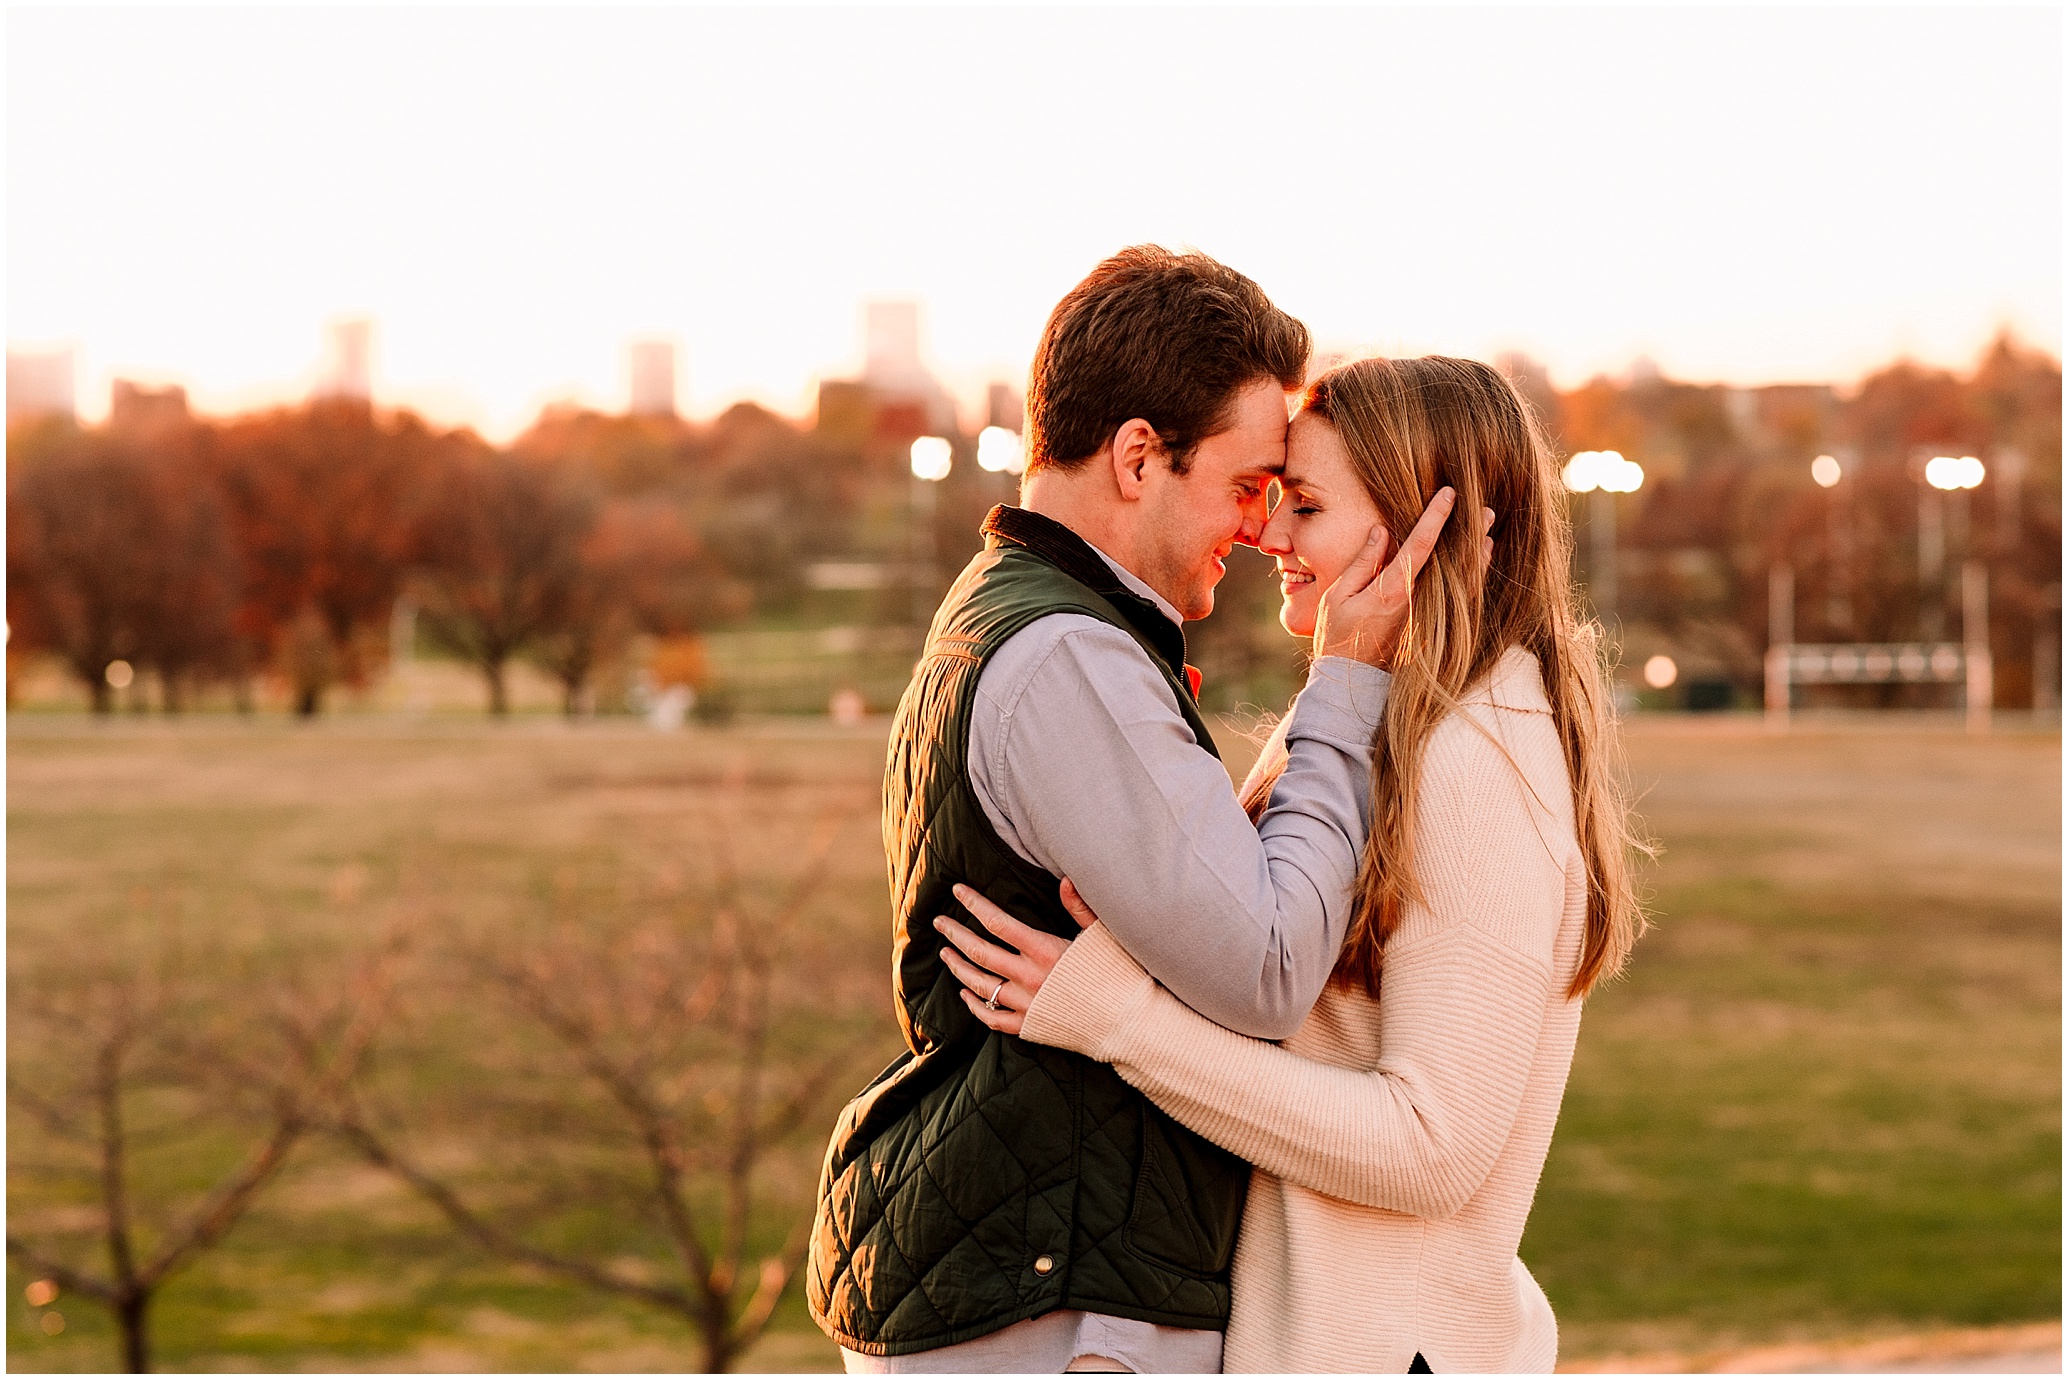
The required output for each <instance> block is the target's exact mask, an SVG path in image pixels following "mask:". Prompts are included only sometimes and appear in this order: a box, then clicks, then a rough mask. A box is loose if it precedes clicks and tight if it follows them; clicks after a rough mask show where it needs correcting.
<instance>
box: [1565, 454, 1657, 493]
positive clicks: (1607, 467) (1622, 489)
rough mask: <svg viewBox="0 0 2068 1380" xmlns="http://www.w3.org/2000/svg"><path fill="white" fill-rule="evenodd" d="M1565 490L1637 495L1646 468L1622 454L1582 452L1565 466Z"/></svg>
mask: <svg viewBox="0 0 2068 1380" xmlns="http://www.w3.org/2000/svg"><path fill="white" fill-rule="evenodd" d="M1563 478H1564V480H1565V487H1566V488H1568V489H1570V490H1572V491H1573V492H1574V493H1576V494H1591V493H1593V492H1594V491H1595V490H1596V489H1604V490H1606V491H1608V492H1609V493H1612V494H1628V493H1635V492H1636V491H1637V490H1638V488H1639V487H1640V486H1642V485H1643V483H1644V467H1643V466H1642V465H1639V464H1638V463H1637V462H1636V461H1634V460H1625V459H1624V458H1623V456H1622V453H1621V452H1620V451H1613V450H1583V451H1580V452H1579V453H1578V454H1576V455H1574V456H1573V458H1572V459H1570V460H1568V461H1566V462H1565V470H1564V473H1563Z"/></svg>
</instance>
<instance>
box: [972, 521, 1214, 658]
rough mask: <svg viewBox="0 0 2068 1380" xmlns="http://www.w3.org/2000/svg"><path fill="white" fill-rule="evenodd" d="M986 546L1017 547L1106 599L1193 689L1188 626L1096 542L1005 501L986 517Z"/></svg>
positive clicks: (1060, 524)
mask: <svg viewBox="0 0 2068 1380" xmlns="http://www.w3.org/2000/svg"><path fill="white" fill-rule="evenodd" d="M984 540H985V544H986V545H987V546H993V547H996V546H1017V547H1019V548H1021V549H1022V550H1024V551H1026V552H1027V553H1028V554H1029V555H1032V556H1036V557H1038V558H1040V559H1041V560H1043V561H1046V562H1047V563H1048V564H1050V565H1052V566H1054V567H1055V568H1056V569H1058V570H1060V571H1062V572H1063V573H1064V574H1065V575H1068V576H1069V577H1070V578H1071V579H1073V580H1075V581H1077V583H1078V584H1080V585H1083V586H1084V587H1085V588H1086V589H1089V590H1091V591H1092V592H1093V593H1094V594H1097V595H1099V596H1100V597H1102V598H1104V599H1105V600H1106V602H1107V603H1109V604H1111V605H1112V606H1113V607H1114V609H1115V610H1116V611H1117V612H1118V613H1119V614H1120V616H1121V617H1122V618H1125V619H1126V620H1127V622H1128V626H1129V627H1131V628H1133V629H1134V630H1135V631H1136V632H1138V633H1140V634H1141V635H1142V636H1143V637H1144V638H1146V639H1147V640H1148V642H1149V645H1150V646H1152V647H1154V648H1155V649H1156V653H1157V655H1158V656H1160V657H1162V658H1163V660H1164V663H1165V664H1166V665H1167V666H1169V668H1170V673H1171V674H1172V675H1173V676H1175V677H1177V679H1178V680H1179V681H1180V682H1181V683H1185V684H1186V685H1187V688H1189V685H1190V683H1189V680H1188V678H1187V676H1186V674H1185V630H1184V629H1183V628H1182V627H1180V626H1178V625H1177V624H1176V623H1173V622H1171V621H1170V616H1169V615H1168V614H1166V613H1165V612H1164V611H1163V610H1162V609H1160V608H1158V607H1156V605H1155V604H1153V603H1151V602H1150V601H1149V600H1147V599H1144V598H1143V597H1142V596H1141V595H1139V594H1137V593H1135V592H1134V591H1133V590H1131V589H1129V588H1128V587H1127V586H1126V585H1124V584H1122V583H1121V582H1120V577H1119V576H1118V575H1115V574H1114V573H1113V567H1111V566H1110V565H1107V564H1106V560H1105V557H1103V556H1101V555H1100V554H1099V553H1098V551H1097V550H1096V549H1095V548H1094V547H1093V546H1092V544H1091V543H1090V542H1088V541H1086V540H1085V539H1084V538H1083V537H1080V536H1078V535H1077V534H1076V533H1075V532H1073V531H1071V530H1070V529H1069V528H1067V527H1065V526H1063V524H1062V523H1060V522H1057V521H1056V520H1055V519H1054V518H1051V517H1043V516H1042V515H1041V514H1040V513H1030V512H1028V511H1027V510H1026V509H1025V508H1015V507H1012V506H1011V505H1010V504H1005V503H1001V504H999V505H998V506H997V507H995V508H993V509H992V510H991V515H990V516H989V517H987V518H985V519H984Z"/></svg>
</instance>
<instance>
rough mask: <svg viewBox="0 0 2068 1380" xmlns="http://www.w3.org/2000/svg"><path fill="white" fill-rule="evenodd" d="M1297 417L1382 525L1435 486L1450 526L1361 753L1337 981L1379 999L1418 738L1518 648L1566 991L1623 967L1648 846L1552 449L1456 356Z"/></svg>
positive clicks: (1640, 927)
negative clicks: (1567, 926)
mask: <svg viewBox="0 0 2068 1380" xmlns="http://www.w3.org/2000/svg"><path fill="white" fill-rule="evenodd" d="M1301 410H1302V411H1303V412H1306V413H1308V414H1311V415H1313V416H1315V417H1318V418H1321V419H1322V420H1324V421H1326V422H1328V423H1329V424H1331V425H1332V426H1333V427H1334V428H1335V430H1336V434H1337V435H1338V436H1340V437H1341V438H1342V441H1343V445H1344V448H1345V449H1346V450H1348V451H1349V453H1350V459H1351V463H1352V464H1353V465H1354V466H1355V468H1356V470H1357V476H1358V478H1359V479H1360V480H1361V481H1362V482H1363V484H1364V488H1365V491H1366V492H1367V493H1368V494H1370V495H1371V499H1372V501H1373V502H1374V503H1375V504H1377V505H1378V509H1379V517H1380V520H1381V521H1383V522H1384V523H1385V524H1386V528H1387V530H1388V531H1390V532H1393V533H1396V534H1399V533H1404V532H1406V531H1408V530H1409V529H1410V528H1412V527H1413V526H1414V524H1415V521H1416V519H1418V518H1419V517H1420V516H1421V513H1422V509H1423V508H1424V507H1426V506H1427V505H1428V502H1429V499H1430V498H1431V497H1432V496H1433V495H1434V494H1435V493H1436V491H1437V490H1438V489H1440V488H1442V487H1443V486H1444V485H1446V484H1448V485H1450V486H1452V487H1453V488H1455V489H1456V490H1457V505H1456V507H1455V509H1454V510H1453V511H1454V514H1455V515H1454V516H1453V517H1452V518H1451V520H1450V522H1449V523H1448V524H1447V525H1446V526H1445V528H1444V530H1443V534H1442V536H1441V538H1440V539H1439V540H1438V541H1437V543H1436V549H1435V551H1434V553H1433V554H1432V555H1431V557H1430V559H1429V563H1428V566H1427V567H1426V568H1425V569H1423V570H1418V571H1416V572H1415V575H1414V594H1413V598H1412V600H1411V607H1410V623H1409V631H1408V633H1407V635H1406V637H1404V639H1403V643H1402V646H1401V648H1400V651H1399V653H1398V655H1397V656H1396V658H1395V660H1394V665H1393V688H1392V693H1391V695H1390V697H1389V698H1388V700H1387V702H1386V708H1385V712H1384V714H1383V715H1382V717H1381V720H1380V725H1379V733H1378V739H1377V742H1376V744H1375V745H1374V746H1375V749H1376V750H1375V751H1374V753H1373V755H1372V786H1371V789H1372V833H1371V839H1370V840H1369V842H1367V843H1366V845H1365V849H1364V857H1363V860H1362V861H1361V862H1360V863H1359V865H1358V873H1357V883H1356V891H1355V896H1354V898H1353V903H1352V908H1351V916H1350V929H1349V933H1348V935H1347V936H1346V937H1345V939H1344V941H1343V950H1342V953H1341V955H1340V956H1339V957H1338V959H1337V961H1336V971H1335V979H1336V980H1337V981H1339V982H1342V983H1344V984H1346V985H1349V986H1361V987H1362V988H1363V989H1364V990H1365V991H1366V992H1368V993H1370V994H1371V995H1372V996H1374V997H1376V996H1377V995H1378V993H1379V977H1380V969H1381V967H1382V966H1383V964H1384V959H1385V947H1386V940H1387V938H1388V936H1390V935H1391V934H1392V933H1393V931H1394V930H1395V928H1397V927H1398V926H1399V924H1400V917H1401V912H1402V909H1403V908H1404V907H1405V906H1406V904H1407V903H1408V902H1409V901H1410V900H1416V899H1419V890H1418V888H1417V887H1416V885H1415V879H1414V857H1415V846H1416V844H1415V828H1414V826H1415V806H1416V800H1417V796H1418V794H1419V790H1420V781H1419V778H1420V774H1421V773H1420V768H1421V762H1422V755H1423V753H1424V751H1425V750H1426V749H1427V747H1428V744H1429V738H1430V735H1432V734H1433V733H1434V732H1435V731H1436V726H1437V725H1438V724H1439V723H1441V722H1442V721H1443V719H1444V718H1445V717H1446V716H1447V715H1449V714H1450V713H1452V712H1453V711H1454V710H1455V709H1456V708H1457V706H1458V704H1459V702H1460V700H1461V699H1462V698H1463V696H1464V694H1465V692H1466V691H1467V690H1469V689H1470V688H1472V687H1473V686H1475V685H1478V684H1479V683H1480V682H1482V681H1484V680H1485V679H1486V678H1487V677H1488V676H1489V675H1491V674H1492V672H1493V669H1494V664H1495V663H1496V662H1498V661H1499V660H1500V659H1501V656H1502V654H1503V653H1504V652H1506V651H1507V650H1508V649H1509V648H1510V647H1520V648H1522V649H1523V650H1525V651H1527V652H1529V653H1530V654H1532V655H1533V656H1535V657H1536V659H1537V664H1538V666H1539V668H1541V670H1542V673H1543V678H1544V692H1545V694H1546V695H1547V696H1548V698H1549V699H1550V701H1551V715H1552V718H1553V720H1554V721H1555V723H1556V724H1557V727H1558V736H1559V738H1560V740H1561V741H1562V742H1563V744H1564V746H1565V762H1566V768H1567V771H1568V772H1569V773H1570V774H1571V777H1572V789H1573V826H1574V830H1575V832H1576V833H1577V834H1578V835H1579V841H1580V849H1581V851H1582V853H1583V854H1584V855H1585V857H1586V863H1587V931H1586V937H1585V941H1584V943H1583V945H1582V947H1581V951H1580V964H1579V969H1578V971H1577V972H1576V973H1575V974H1574V975H1573V980H1572V984H1571V986H1570V988H1569V989H1568V993H1567V994H1568V996H1571V997H1575V998H1577V997H1583V996H1585V995H1586V994H1587V993H1588V991H1590V990H1591V989H1592V988H1593V986H1594V984H1595V983H1597V982H1599V981H1600V980H1601V979H1602V978H1604V977H1612V976H1614V975H1615V974H1616V973H1618V972H1620V971H1621V970H1622V967H1623V964H1624V962H1625V960H1626V959H1627V958H1628V957H1629V954H1630V948H1631V946H1632V945H1633V944H1634V943H1636V941H1637V937H1638V935H1640V934H1642V933H1643V932H1644V929H1645V919H1644V913H1643V910H1642V908H1641V907H1640V905H1639V903H1638V900H1637V894H1636V887H1635V882H1634V879H1633V877H1632V875H1631V874H1632V865H1633V856H1632V855H1633V854H1644V855H1647V856H1649V855H1650V854H1651V853H1652V852H1653V850H1652V848H1651V847H1650V845H1649V844H1647V843H1646V842H1644V841H1643V840H1642V839H1641V838H1639V836H1638V835H1637V834H1636V832H1635V831H1634V829H1633V827H1632V824H1631V819H1630V808H1629V801H1628V798H1627V796H1626V795H1625V788H1624V782H1623V773H1622V769H1621V768H1622V763H1621V760H1620V753H1619V751H1618V745H1617V739H1616V734H1615V732H1614V727H1613V717H1614V715H1613V706H1612V702H1611V700H1610V694H1609V683H1608V673H1607V669H1606V667H1605V665H1604V663H1603V648H1602V638H1601V630H1600V627H1599V625H1597V624H1595V623H1594V622H1592V621H1591V620H1589V619H1587V618H1585V617H1583V616H1582V614H1581V613H1580V612H1579V610H1578V608H1577V607H1576V605H1575V603H1574V600H1573V592H1572V581H1571V575H1570V565H1571V553H1572V530H1571V524H1570V523H1569V522H1568V520H1567V517H1566V506H1565V500H1564V495H1563V490H1562V489H1561V487H1560V483H1559V478H1558V470H1557V467H1556V465H1555V463H1554V462H1553V460H1552V456H1551V450H1550V447H1549V446H1548V445H1546V444H1545V441H1544V438H1543V433H1542V432H1541V431H1540V430H1539V429H1538V427H1537V425H1536V422H1535V420H1534V418H1533V417H1532V416H1531V414H1530V410H1529V408H1528V406H1527V404H1525V403H1524V402H1523V401H1522V399H1521V398H1520V397H1519V396H1517V394H1516V392H1515V390H1514V388H1513V387H1511V386H1510V385H1509V383H1508V381H1507V380H1506V379H1504V378H1503V377H1502V376H1501V375H1500V374H1498V373H1496V372H1495V371H1494V370H1492V369H1489V368H1488V367H1487V366H1486V365H1484V364H1480V363H1477V362H1475V361H1473V360H1468V359H1445V358H1442V357H1438V356H1431V357H1429V358H1425V359H1367V360H1360V361H1358V362H1356V363H1354V364H1346V365H1343V366H1342V367H1341V368H1338V369H1335V370H1332V371H1331V372H1329V373H1327V374H1324V375H1323V376H1322V377H1321V378H1319V379H1317V380H1316V381H1315V382H1314V383H1313V384H1312V385H1310V386H1309V388H1308V390H1307V395H1306V398H1305V400H1304V402H1303V403H1302V405H1301ZM1483 508H1491V509H1493V510H1494V513H1495V515H1496V516H1495V524H1494V530H1493V537H1494V554H1493V561H1492V563H1491V564H1490V565H1483V564H1482V560H1481V557H1480V554H1479V546H1480V542H1479V523H1478V522H1477V521H1474V520H1472V519H1471V517H1470V516H1469V515H1473V514H1477V513H1479V512H1480V511H1481V510H1482V509H1483ZM1281 769H1282V768H1281ZM1275 776H1276V773H1275V772H1274V773H1272V774H1271V775H1270V776H1269V777H1266V778H1264V779H1260V780H1257V781H1254V782H1252V784H1251V787H1250V789H1249V791H1248V792H1247V794H1246V796H1245V799H1244V802H1243V803H1244V805H1245V806H1246V807H1248V808H1249V810H1250V811H1251V813H1252V815H1257V816H1260V815H1261V814H1262V812H1263V809H1264V806H1265V804H1266V803H1267V802H1268V801H1269V799H1270V794H1271V786H1272V784H1273V783H1274V780H1275Z"/></svg>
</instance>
